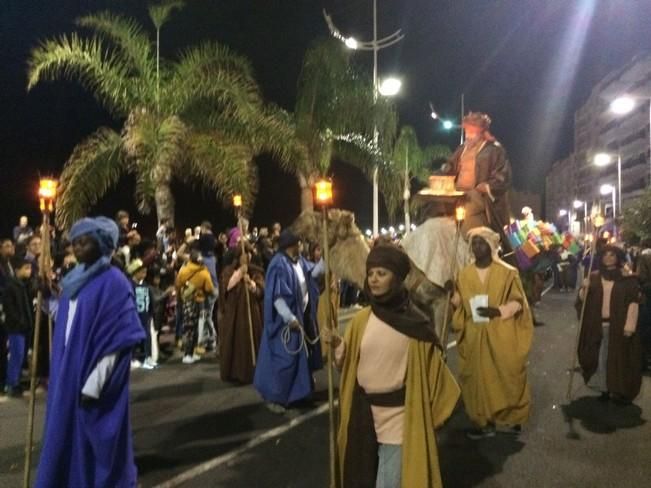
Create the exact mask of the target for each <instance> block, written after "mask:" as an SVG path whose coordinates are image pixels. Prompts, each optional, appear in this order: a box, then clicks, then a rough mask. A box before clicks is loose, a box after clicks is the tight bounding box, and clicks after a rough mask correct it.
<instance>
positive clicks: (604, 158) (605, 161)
mask: <svg viewBox="0 0 651 488" xmlns="http://www.w3.org/2000/svg"><path fill="white" fill-rule="evenodd" d="M612 160H613V158H612V157H611V156H610V154H607V153H597V154H595V155H594V158H593V162H594V164H595V166H608V165H609V164H610V163H611V162H612Z"/></svg>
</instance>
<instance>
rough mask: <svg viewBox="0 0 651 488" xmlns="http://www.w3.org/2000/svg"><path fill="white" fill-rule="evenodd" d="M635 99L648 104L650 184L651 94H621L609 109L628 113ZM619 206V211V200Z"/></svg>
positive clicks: (650, 178)
mask: <svg viewBox="0 0 651 488" xmlns="http://www.w3.org/2000/svg"><path fill="white" fill-rule="evenodd" d="M636 99H637V100H640V99H641V100H645V101H647V102H648V106H649V185H651V96H649V95H646V96H643V97H639V96H636V97H632V96H630V95H621V96H619V97H617V98H615V99H614V100H613V101H612V102H610V111H611V112H612V113H614V114H615V115H618V116H620V117H621V116H624V115H628V114H629V113H631V112H632V111H633V109H635V105H636ZM620 194H621V186H620ZM620 199H621V195H620ZM619 206H620V211H621V206H622V205H621V201H620V205H619Z"/></svg>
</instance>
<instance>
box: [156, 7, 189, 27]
mask: <svg viewBox="0 0 651 488" xmlns="http://www.w3.org/2000/svg"><path fill="white" fill-rule="evenodd" d="M184 6H185V2H183V1H181V0H167V1H163V2H161V3H159V4H152V5H150V6H149V18H150V19H151V21H152V22H153V24H154V27H156V30H160V29H161V27H163V25H165V23H166V22H167V21H168V20H169V17H170V15H171V14H172V12H173V11H174V10H177V9H182V8H183V7H184Z"/></svg>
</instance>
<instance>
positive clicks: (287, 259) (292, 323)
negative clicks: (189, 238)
mask: <svg viewBox="0 0 651 488" xmlns="http://www.w3.org/2000/svg"><path fill="white" fill-rule="evenodd" d="M278 246H279V251H278V253H276V255H275V256H274V257H273V259H272V260H271V263H269V268H268V269H267V276H266V280H265V293H264V313H263V317H264V328H263V331H262V341H261V343H260V352H259V353H258V362H257V365H256V370H255V375H254V378H253V385H254V386H255V388H256V390H258V392H259V393H260V395H262V398H264V400H265V401H266V402H267V406H268V408H269V409H270V410H271V411H273V412H276V413H282V412H284V411H285V409H286V408H287V407H288V406H289V405H290V404H291V403H294V402H298V401H300V400H305V399H308V397H309V396H310V395H311V394H312V392H313V390H314V380H313V378H312V372H313V371H315V370H317V369H321V367H322V366H323V361H322V358H321V345H320V343H319V337H318V326H317V324H316V307H317V303H318V301H319V290H318V286H317V284H316V279H317V278H318V276H319V275H320V274H322V273H323V265H322V263H323V261H321V263H320V264H319V265H317V266H314V265H313V264H311V263H308V262H307V261H306V260H305V259H304V258H302V257H301V255H300V254H301V252H300V247H301V246H302V243H301V240H300V238H299V237H298V236H297V235H296V234H294V233H293V232H292V231H291V230H288V229H286V230H284V231H283V232H282V233H281V234H280V237H279V238H278Z"/></svg>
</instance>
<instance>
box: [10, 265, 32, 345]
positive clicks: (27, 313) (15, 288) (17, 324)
mask: <svg viewBox="0 0 651 488" xmlns="http://www.w3.org/2000/svg"><path fill="white" fill-rule="evenodd" d="M29 297H30V295H29V289H28V283H26V282H24V281H21V280H19V279H17V278H9V280H8V281H7V287H6V288H5V291H4V293H3V295H2V306H3V309H4V313H5V323H4V329H5V330H6V331H7V332H8V333H10V334H16V333H27V332H29V331H31V330H32V327H33V326H34V312H33V307H32V302H31V300H30V298H29Z"/></svg>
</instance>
